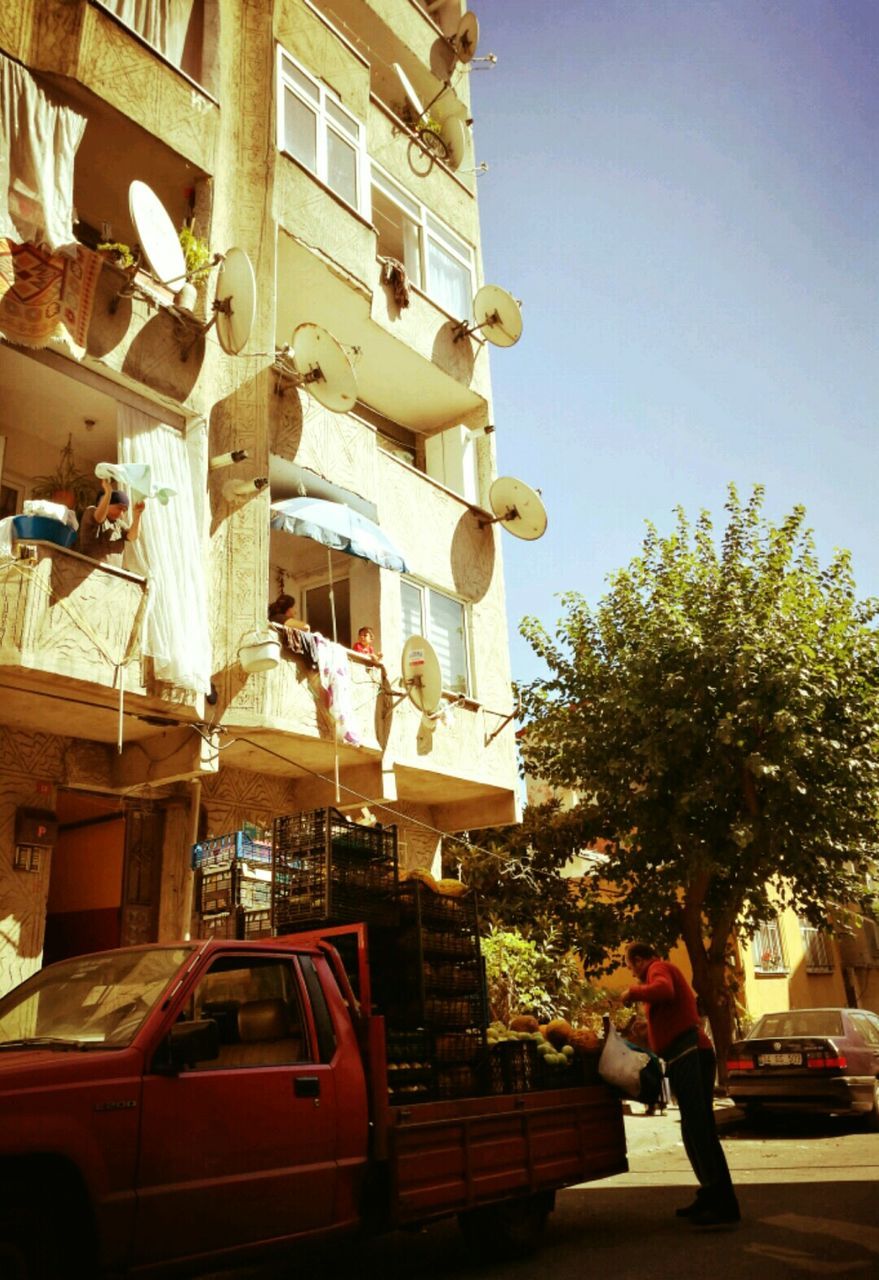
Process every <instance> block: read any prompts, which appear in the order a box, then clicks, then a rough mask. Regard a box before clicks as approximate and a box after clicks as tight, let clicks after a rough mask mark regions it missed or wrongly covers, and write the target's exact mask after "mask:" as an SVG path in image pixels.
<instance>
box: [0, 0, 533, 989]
mask: <svg viewBox="0 0 879 1280" xmlns="http://www.w3.org/2000/svg"><path fill="white" fill-rule="evenodd" d="M463 10H464V5H463V4H462V3H459V0H441V2H440V3H436V0H433V2H430V3H428V2H427V0H424V2H423V3H419V2H416V0H247V2H246V3H245V0H178V2H177V3H172V4H170V5H169V4H167V3H162V4H159V3H158V0H157V2H156V3H151V2H150V0H142V2H140V3H137V4H135V3H134V2H133V0H0V57H2V66H0V70H2V74H3V91H4V106H5V110H4V115H5V119H6V123H5V124H4V125H3V126H0V148H2V154H3V159H4V161H7V162H8V163H6V164H5V165H4V166H2V167H0V175H2V181H3V182H4V183H6V184H7V185H8V190H3V191H0V234H2V236H4V237H5V239H3V240H0V290H2V293H3V296H2V297H0V334H2V341H0V387H2V394H0V486H2V489H0V508H2V510H0V515H2V516H4V517H7V518H9V517H12V516H14V515H16V513H21V512H22V509H23V504H24V503H25V502H26V501H29V500H33V498H34V496H38V497H42V498H51V496H52V492H53V489H54V490H57V488H59V487H61V486H60V484H58V485H56V484H55V482H56V481H60V480H64V479H66V480H68V481H72V486H71V487H73V488H74V489H75V491H76V499H75V500H71V499H69V498H68V499H62V501H63V503H64V505H70V506H77V507H79V508H80V511H81V507H82V505H83V504H85V503H88V502H94V500H95V498H94V495H93V494H91V495H90V493H89V488H90V486H91V488H92V489H93V490H97V489H98V487H99V484H98V481H97V479H96V478H95V468H96V467H99V465H100V464H101V463H105V464H107V465H108V466H109V467H110V468H111V471H112V469H113V468H116V472H115V474H116V475H117V476H118V475H123V477H125V476H127V477H129V478H131V477H137V475H138V474H140V475H141V477H143V476H144V475H145V474H146V475H147V479H146V480H143V479H142V480H141V481H140V482H142V483H143V484H144V485H145V492H146V493H147V496H146V499H145V509H144V513H143V517H142V523H141V529H140V536H139V537H138V539H137V541H136V542H133V543H130V544H127V545H126V547H125V549H124V559H123V563H122V565H121V567H119V566H114V565H108V564H104V563H99V562H97V561H94V560H92V559H90V558H89V557H86V556H83V555H82V554H80V553H79V552H78V551H77V544H76V543H75V542H74V544H73V545H72V547H63V546H60V545H56V544H55V543H53V542H47V541H46V540H45V539H43V538H42V537H38V536H34V533H33V530H32V529H31V527H30V526H24V527H25V528H27V529H28V530H30V532H29V534H28V536H27V537H25V536H21V537H19V536H17V534H16V536H14V537H10V536H7V540H6V542H5V543H4V541H3V537H2V533H0V921H2V924H0V933H2V936H0V990H6V989H8V988H9V987H10V986H12V985H14V984H15V983H16V982H18V981H20V980H22V979H23V978H25V977H26V976H27V975H28V974H29V973H31V972H32V971H33V970H34V969H35V968H38V967H39V966H40V965H41V963H43V962H46V961H49V960H52V959H58V958H62V957H63V956H65V955H70V954H76V953H78V952H80V951H83V950H86V949H92V948H94V947H100V946H109V945H114V944H127V943H133V942H140V941H147V940H151V939H156V938H158V939H164V938H172V937H179V936H181V935H183V934H184V933H186V931H187V930H188V929H189V928H190V920H191V912H192V872H191V866H190V850H191V846H192V844H193V843H194V841H195V840H197V839H199V838H204V837H207V836H219V835H221V834H223V833H225V832H228V831H233V830H236V829H239V828H242V827H243V826H245V825H246V824H253V825H254V826H255V827H257V828H259V827H264V826H267V825H268V824H270V823H271V821H272V819H273V817H274V816H276V815H278V814H287V813H293V812H304V811H308V810H310V809H312V808H316V807H322V806H327V805H336V806H338V807H339V808H341V809H342V810H343V811H345V812H348V813H352V814H358V813H359V812H360V810H361V809H363V808H364V807H365V808H367V809H369V810H370V811H371V813H372V814H373V815H374V816H375V817H377V818H378V819H379V820H380V821H382V822H395V823H397V824H398V830H399V848H400V856H401V861H402V862H403V864H404V865H428V866H429V865H430V864H431V863H432V862H433V861H434V859H435V858H436V856H437V851H438V846H439V840H440V834H439V833H441V832H449V831H461V830H464V829H478V828H479V827H480V826H485V825H496V824H499V823H504V822H511V821H515V820H516V818H517V776H516V761H515V744H514V737H513V728H512V725H511V723H510V719H509V718H510V713H511V711H512V706H513V701H512V695H511V689H510V671H509V657H508V649H507V640H506V619H505V602H504V587H503V572H502V560H501V545H500V544H501V537H502V534H501V532H500V530H499V527H498V525H496V524H490V523H488V520H489V517H490V512H489V513H488V514H487V507H488V491H489V487H490V485H491V483H492V481H493V479H494V478H495V476H496V460H495V447H494V436H493V434H492V424H493V417H492V410H491V390H490V381H489V365H488V359H489V356H488V346H487V345H486V343H485V342H484V341H483V335H482V334H481V333H480V331H479V330H477V331H475V332H474V331H472V329H471V324H470V322H471V321H472V306H473V298H474V295H475V294H476V292H477V290H478V289H479V288H480V286H482V285H483V284H484V283H485V282H484V281H483V278H482V268H481V259H480V241H479V222H478V209H477V189H476V168H477V166H476V162H475V159H474V154H473V143H472V130H471V122H470V98H469V73H468V69H467V66H466V61H465V59H466V58H467V57H469V56H470V55H472V53H473V48H472V45H471V47H470V48H469V49H466V48H464V47H462V42H461V35H460V33H461V31H462V26H461V24H462V18H463ZM418 99H420V100H421V104H423V105H424V106H425V107H426V112H425V115H424V117H423V118H419V116H418V112H417V108H416V107H415V106H414V105H413V100H415V101H416V102H417V100H418ZM450 121H452V123H449V122H450ZM425 126H427V129H426V131H425ZM436 130H438V131H439V133H440V136H441V138H444V139H446V143H447V144H448V145H446V143H444V144H443V145H442V146H440V145H438V144H437V143H436V139H435V138H434V137H433V136H430V137H427V136H426V133H430V134H431V135H433V133H434V132H435V131H436ZM7 175H8V183H7ZM132 183H136V184H141V185H139V186H137V187H136V188H135V194H134V195H133V194H132V185H131V184H132ZM137 192H139V193H140V194H139V195H138V194H137ZM167 222H170V224H171V225H173V227H174V228H175V229H177V228H180V227H183V226H188V227H190V228H191V229H192V230H194V232H195V234H196V235H197V236H199V237H201V238H202V239H203V240H204V241H205V242H206V245H205V246H204V248H205V250H206V262H205V267H204V269H203V270H202V272H201V274H200V275H199V274H197V275H196V276H195V279H194V283H195V284H196V292H197V296H196V297H195V298H194V300H193V299H192V298H184V296H183V295H181V294H180V293H179V292H176V290H178V288H179V286H180V281H179V280H170V281H169V280H168V279H167V278H165V279H162V276H163V274H164V273H165V272H164V270H163V259H164V255H165V251H166V250H168V249H169V245H168V243H167V234H166V232H167V227H166V223H167ZM99 245H101V246H107V245H117V246H123V248H121V249H119V250H117V251H115V254H114V251H112V250H110V249H107V248H102V249H99V248H98V246H99ZM173 256H174V255H173V253H172V254H171V258H172V260H173ZM130 258H133V261H130V260H129V259H130ZM248 264H249V266H248ZM251 268H252V280H251V278H250V275H249V273H250V270H251ZM165 270H169V273H170V274H171V275H174V274H175V272H176V268H175V269H167V268H166V269H165ZM499 283H503V282H499ZM506 283H508V284H510V283H512V282H506ZM251 285H252V289H251ZM166 286H170V287H166ZM251 300H252V308H251ZM303 326H305V328H303ZM309 341H311V346H310V347H309V345H308V344H309ZM315 342H316V343H317V346H318V350H319V352H323V355H322V356H321V357H320V358H319V359H318V358H313V355H312V354H310V353H312V350H313V347H314V343H315ZM503 358H504V359H515V358H516V353H515V352H512V353H510V354H509V355H504V357H503ZM120 467H123V468H127V470H126V471H124V472H120V471H119V470H118V468H120ZM146 468H149V471H148V473H147V472H146ZM59 473H60V474H59ZM135 496H136V495H135ZM302 496H308V497H312V498H316V499H319V500H324V501H327V502H330V503H333V504H337V507H338V506H341V507H343V508H346V509H349V510H353V511H354V512H356V513H358V514H359V515H360V516H363V517H365V518H366V519H367V520H369V521H370V522H371V524H372V525H377V526H378V527H379V529H380V530H381V533H382V535H383V536H384V537H386V538H387V539H388V540H389V541H390V543H391V544H392V546H393V547H394V548H396V549H397V550H398V551H399V552H400V553H401V557H402V561H403V564H404V569H403V571H402V572H401V571H400V568H399V565H396V566H395V567H393V568H386V567H382V565H380V564H377V563H375V562H374V561H373V560H370V559H363V558H359V557H357V556H355V555H351V554H347V553H346V552H345V551H343V550H339V549H332V548H330V549H328V548H327V547H326V546H325V545H324V544H323V543H322V542H321V541H318V540H315V538H314V537H311V536H308V535H307V534H303V533H301V532H290V530H289V528H287V529H283V528H276V527H273V513H276V512H277V504H279V503H283V502H286V501H287V500H290V499H294V498H296V497H302ZM275 523H276V524H277V523H278V521H277V519H276V520H275ZM14 527H15V528H16V530H20V529H21V528H22V526H21V525H18V526H14ZM2 528H3V526H2V524H0V530H2ZM7 529H8V526H7ZM4 548H5V549H4ZM282 595H283V596H287V597H290V600H291V602H292V603H291V612H292V613H293V614H295V615H296V616H297V617H298V618H299V619H301V620H304V621H305V622H307V623H308V624H309V625H310V627H311V631H310V632H308V633H303V632H301V631H298V632H296V633H295V634H292V635H291V637H290V639H289V641H287V640H286V636H285V634H284V633H283V629H278V628H276V629H275V630H274V631H272V630H271V628H269V627H268V622H267V616H268V611H269V608H270V606H271V604H272V602H273V601H276V600H277V598H278V597H279V596H282ZM362 626H368V627H370V628H371V630H372V631H373V633H374V636H375V648H376V649H377V650H378V651H379V652H380V653H381V655H382V659H381V664H380V665H378V664H375V663H373V662H372V661H371V660H370V659H369V658H368V656H364V655H362V654H359V653H355V652H352V645H353V642H354V640H355V639H356V635H357V632H358V630H359V628H360V627H362ZM315 632H317V633H320V634H322V635H323V636H325V637H328V638H329V637H335V641H336V643H337V644H339V645H340V646H341V649H336V648H333V649H331V650H325V652H329V653H330V656H331V658H332V661H333V663H334V664H335V668H336V669H335V671H333V672H332V673H330V675H329V677H327V673H326V672H324V673H323V675H322V673H321V671H320V670H319V669H315V661H316V660H319V656H320V655H319V654H318V655H317V658H316V655H315V652H314V650H315V645H314V644H312V643H311V642H310V641H309V640H308V639H307V638H306V639H305V640H304V641H303V640H302V639H301V637H302V635H303V634H305V635H306V637H307V636H313V635H314V633H315ZM412 635H421V636H424V637H426V638H427V639H428V640H429V641H430V642H431V644H432V646H433V648H434V650H435V652H436V654H437V658H438V661H439V664H440V668H441V674H442V688H443V702H442V703H441V704H440V706H439V707H438V708H437V710H438V711H443V712H444V714H442V715H437V716H434V717H433V718H431V717H429V716H425V715H424V714H423V712H422V710H421V709H419V707H418V706H416V705H415V704H414V702H413V700H412V699H411V698H409V697H407V696H406V688H405V686H404V685H403V683H402V681H401V665H400V655H401V650H402V647H403V644H404V641H405V640H406V639H407V637H409V636H412ZM277 641H282V642H283V643H281V644H280V645H279V644H278V643H276V642H277ZM318 648H319V646H318ZM325 677H326V678H325ZM340 708H341V709H342V711H343V714H340ZM334 714H335V719H334Z"/></svg>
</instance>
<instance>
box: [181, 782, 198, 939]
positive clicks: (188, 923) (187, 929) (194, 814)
mask: <svg viewBox="0 0 879 1280" xmlns="http://www.w3.org/2000/svg"><path fill="white" fill-rule="evenodd" d="M200 809H201V779H200V778H193V780H192V791H191V792H190V796H189V838H188V841H187V845H186V872H185V875H186V879H185V881H184V884H183V903H182V906H183V920H182V924H183V940H184V942H188V941H189V939H190V938H191V936H192V899H193V894H194V891H195V871H194V870H193V868H192V846H193V845H194V844H196V843H197V841H198V817H199V812H200Z"/></svg>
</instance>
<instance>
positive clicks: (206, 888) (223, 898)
mask: <svg viewBox="0 0 879 1280" xmlns="http://www.w3.org/2000/svg"><path fill="white" fill-rule="evenodd" d="M239 879H240V869H239V868H238V867H237V866H236V865H235V864H234V863H229V864H228V865H227V866H225V867H210V868H208V869H205V868H199V870H198V871H197V872H196V886H195V904H196V910H197V911H198V912H199V913H200V914H201V915H203V916H208V915H211V916H212V915H216V914H217V913H218V912H220V911H230V910H231V909H232V908H233V907H237V906H238V882H239Z"/></svg>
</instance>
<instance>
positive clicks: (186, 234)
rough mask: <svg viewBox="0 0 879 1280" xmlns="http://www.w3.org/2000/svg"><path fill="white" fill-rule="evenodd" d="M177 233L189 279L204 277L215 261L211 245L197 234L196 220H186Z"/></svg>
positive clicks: (195, 279)
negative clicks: (190, 221) (189, 221)
mask: <svg viewBox="0 0 879 1280" xmlns="http://www.w3.org/2000/svg"><path fill="white" fill-rule="evenodd" d="M177 235H178V237H179V239H180V248H181V249H182V250H183V260H184V262H185V263H186V277H187V279H188V280H192V281H194V282H198V281H199V280H202V279H204V277H205V276H206V275H207V273H208V271H209V270H210V269H211V267H212V266H213V262H214V256H213V254H212V253H211V246H210V245H209V244H208V242H207V240H203V239H202V237H201V236H200V235H198V234H197V232H196V230H195V222H194V221H193V222H192V223H188V222H184V224H183V226H182V227H181V228H180V230H179V231H178V233H177Z"/></svg>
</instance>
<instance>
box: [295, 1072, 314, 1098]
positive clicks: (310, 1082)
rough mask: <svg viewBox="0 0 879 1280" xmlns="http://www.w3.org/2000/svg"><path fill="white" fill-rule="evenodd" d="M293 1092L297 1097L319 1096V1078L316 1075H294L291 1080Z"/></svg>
mask: <svg viewBox="0 0 879 1280" xmlns="http://www.w3.org/2000/svg"><path fill="white" fill-rule="evenodd" d="M293 1092H294V1093H295V1095H296V1097H297V1098H319V1097H320V1079H319V1077H318V1076H296V1077H295V1078H294V1080H293Z"/></svg>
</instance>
